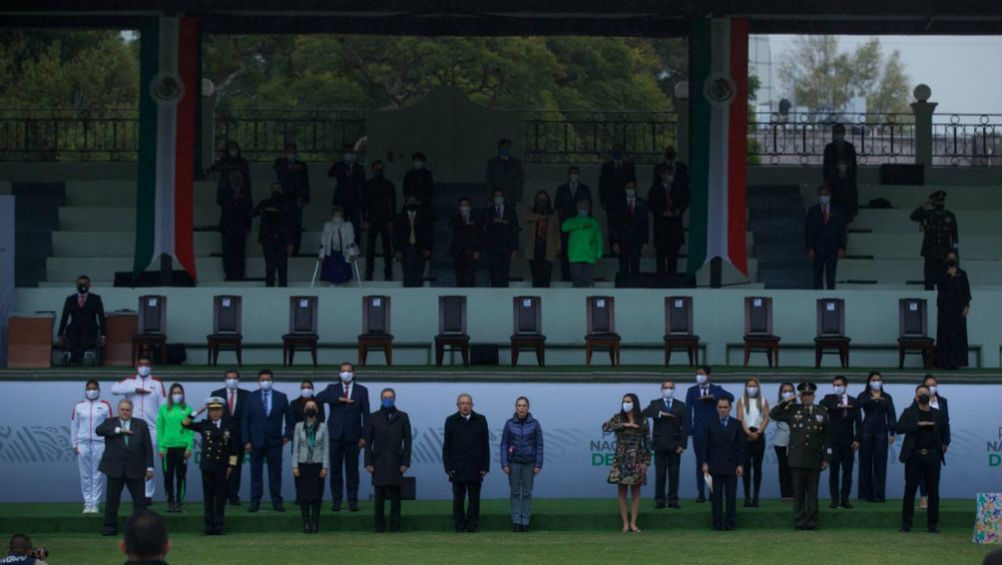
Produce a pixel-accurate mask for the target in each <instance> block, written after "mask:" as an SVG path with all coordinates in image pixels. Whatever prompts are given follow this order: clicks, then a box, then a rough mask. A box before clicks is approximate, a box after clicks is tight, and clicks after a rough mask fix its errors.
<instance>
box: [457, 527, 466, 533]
mask: <svg viewBox="0 0 1002 565" xmlns="http://www.w3.org/2000/svg"><path fill="white" fill-rule="evenodd" d="M465 531H466V526H456V533H457V534H461V533H463V532H465Z"/></svg>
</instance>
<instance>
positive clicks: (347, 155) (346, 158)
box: [342, 153, 355, 163]
mask: <svg viewBox="0 0 1002 565" xmlns="http://www.w3.org/2000/svg"><path fill="white" fill-rule="evenodd" d="M342 158H344V162H345V163H351V162H352V161H354V160H355V154H354V153H345V154H344V155H342Z"/></svg>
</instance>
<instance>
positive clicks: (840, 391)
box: [832, 385, 845, 396]
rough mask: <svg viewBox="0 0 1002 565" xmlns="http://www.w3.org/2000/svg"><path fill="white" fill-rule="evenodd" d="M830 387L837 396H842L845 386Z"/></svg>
mask: <svg viewBox="0 0 1002 565" xmlns="http://www.w3.org/2000/svg"><path fill="white" fill-rule="evenodd" d="M832 388H833V389H834V391H835V394H837V395H839V396H842V395H843V394H845V387H844V386H842V385H835V386H834V387H832Z"/></svg>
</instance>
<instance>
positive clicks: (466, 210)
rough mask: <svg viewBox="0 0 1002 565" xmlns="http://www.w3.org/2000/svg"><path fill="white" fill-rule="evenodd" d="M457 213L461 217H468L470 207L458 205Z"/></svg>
mask: <svg viewBox="0 0 1002 565" xmlns="http://www.w3.org/2000/svg"><path fill="white" fill-rule="evenodd" d="M459 215H460V216H462V217H464V218H469V217H470V207H469V206H460V207H459Z"/></svg>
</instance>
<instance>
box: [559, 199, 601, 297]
mask: <svg viewBox="0 0 1002 565" xmlns="http://www.w3.org/2000/svg"><path fill="white" fill-rule="evenodd" d="M577 211H578V213H577V216H575V217H573V218H567V219H566V220H564V223H563V224H561V226H560V229H561V231H562V232H564V233H566V234H567V258H568V260H569V261H570V270H571V280H573V281H574V287H575V288H587V287H590V286H592V278H593V277H594V271H595V263H596V262H597V261H598V260H599V259H601V258H602V229H601V228H600V227H599V225H598V220H596V219H595V218H592V217H591V215H590V214H591V201H590V200H588V199H586V198H580V199H578V205H577Z"/></svg>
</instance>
